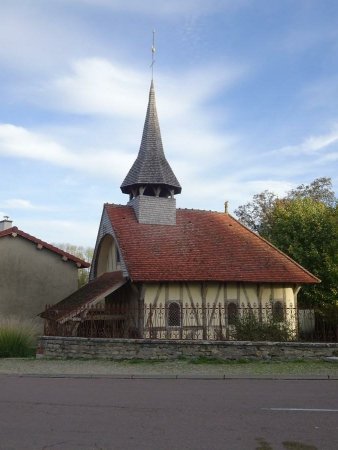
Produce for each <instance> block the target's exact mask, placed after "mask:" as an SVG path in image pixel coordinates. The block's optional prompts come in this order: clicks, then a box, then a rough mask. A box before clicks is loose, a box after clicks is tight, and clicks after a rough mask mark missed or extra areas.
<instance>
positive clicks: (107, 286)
mask: <svg viewBox="0 0 338 450" xmlns="http://www.w3.org/2000/svg"><path fill="white" fill-rule="evenodd" d="M126 282H127V280H126V279H125V278H124V277H123V275H122V272H120V271H118V272H106V273H104V274H103V275H101V276H99V277H97V278H95V279H94V280H92V281H90V282H89V283H88V284H85V285H84V286H82V287H81V288H80V289H78V290H77V291H75V292H73V293H72V294H70V295H69V296H68V297H66V298H64V299H63V300H61V301H60V302H58V303H56V304H55V305H53V306H51V307H49V308H47V309H46V311H44V312H42V313H40V314H39V316H40V317H42V318H43V319H52V320H60V319H62V318H64V317H67V316H73V315H74V313H79V312H81V310H82V309H83V308H84V307H88V306H90V305H91V304H94V303H95V301H97V300H101V299H103V298H104V297H106V296H107V295H109V294H110V293H111V292H113V291H115V290H116V289H118V288H120V287H121V286H123V285H124V284H125V283H126Z"/></svg>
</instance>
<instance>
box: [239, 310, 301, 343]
mask: <svg viewBox="0 0 338 450" xmlns="http://www.w3.org/2000/svg"><path fill="white" fill-rule="evenodd" d="M234 325H235V327H234V330H233V332H232V336H231V337H232V338H233V339H235V340H237V341H274V342H285V341H289V340H291V339H292V337H293V330H292V328H291V327H290V325H289V324H288V323H287V321H278V320H276V319H274V318H273V317H272V314H268V315H267V316H266V317H264V318H259V317H257V315H256V314H255V313H254V312H252V311H250V310H248V311H244V312H243V313H242V315H241V316H240V317H238V318H236V321H235V324H234Z"/></svg>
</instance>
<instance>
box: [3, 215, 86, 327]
mask: <svg viewBox="0 0 338 450" xmlns="http://www.w3.org/2000/svg"><path fill="white" fill-rule="evenodd" d="M85 267H89V264H88V263H87V262H85V261H82V260H81V259H79V258H77V257H75V256H73V255H71V254H69V253H67V252H64V251H63V250H60V249H58V248H56V247H54V246H53V245H51V244H48V243H47V242H44V241H42V240H40V239H38V238H36V237H34V236H31V235H30V234H28V233H25V232H24V231H22V230H20V229H18V228H17V227H15V226H12V221H10V220H9V219H8V218H7V217H6V218H4V220H2V221H0V317H8V316H13V315H14V316H16V317H22V318H36V316H37V314H38V313H40V312H41V310H42V309H44V308H45V305H46V304H47V303H49V304H54V303H56V302H58V301H60V300H61V299H63V298H64V297H66V296H67V295H69V294H71V293H72V292H74V291H76V290H77V288H78V269H81V268H85Z"/></svg>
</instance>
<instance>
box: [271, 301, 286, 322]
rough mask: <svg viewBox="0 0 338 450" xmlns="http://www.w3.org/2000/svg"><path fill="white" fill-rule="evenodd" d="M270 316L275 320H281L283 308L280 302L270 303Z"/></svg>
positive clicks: (282, 318)
mask: <svg viewBox="0 0 338 450" xmlns="http://www.w3.org/2000/svg"><path fill="white" fill-rule="evenodd" d="M272 318H273V320H274V321H275V322H283V320H284V308H283V304H282V302H274V303H273V304H272Z"/></svg>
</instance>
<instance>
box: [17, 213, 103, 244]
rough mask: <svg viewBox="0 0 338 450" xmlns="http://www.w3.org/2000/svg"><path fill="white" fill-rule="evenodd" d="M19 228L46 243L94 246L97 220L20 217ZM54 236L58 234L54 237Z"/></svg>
mask: <svg viewBox="0 0 338 450" xmlns="http://www.w3.org/2000/svg"><path fill="white" fill-rule="evenodd" d="M18 226H19V228H20V229H22V230H24V231H25V232H27V233H30V234H32V235H33V236H36V237H37V238H39V239H42V240H44V241H46V242H48V243H53V242H59V243H71V244H74V245H84V246H87V245H88V246H94V244H95V240H96V235H97V227H98V224H97V222H94V221H90V220H87V221H81V222H80V221H76V220H53V219H51V220H44V219H36V220H34V219H32V218H29V220H27V219H21V220H20V223H19V225H18ZM55 236H58V237H57V239H55Z"/></svg>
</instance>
